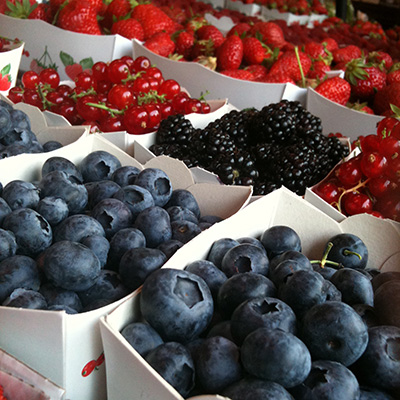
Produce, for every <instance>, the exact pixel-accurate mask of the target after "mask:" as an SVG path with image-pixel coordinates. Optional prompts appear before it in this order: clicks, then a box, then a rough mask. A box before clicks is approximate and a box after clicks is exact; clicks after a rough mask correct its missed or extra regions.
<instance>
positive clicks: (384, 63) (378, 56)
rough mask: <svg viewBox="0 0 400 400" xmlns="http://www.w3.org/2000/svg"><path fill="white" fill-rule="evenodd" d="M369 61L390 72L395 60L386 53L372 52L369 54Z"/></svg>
mask: <svg viewBox="0 0 400 400" xmlns="http://www.w3.org/2000/svg"><path fill="white" fill-rule="evenodd" d="M367 61H368V62H371V63H373V64H374V65H375V66H377V67H382V68H384V69H385V70H386V71H388V70H389V69H390V68H391V67H392V65H393V58H392V56H391V55H390V54H388V53H386V52H384V51H371V52H370V53H368V57H367Z"/></svg>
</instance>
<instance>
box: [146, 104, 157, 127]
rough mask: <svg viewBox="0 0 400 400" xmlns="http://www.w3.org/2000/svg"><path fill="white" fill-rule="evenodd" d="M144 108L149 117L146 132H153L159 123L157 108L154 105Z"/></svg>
mask: <svg viewBox="0 0 400 400" xmlns="http://www.w3.org/2000/svg"><path fill="white" fill-rule="evenodd" d="M144 108H145V110H146V111H147V114H148V116H149V122H148V124H147V131H148V132H151V131H154V130H156V129H157V128H158V126H159V125H160V122H161V113H160V110H159V109H158V106H156V105H155V104H145V105H144Z"/></svg>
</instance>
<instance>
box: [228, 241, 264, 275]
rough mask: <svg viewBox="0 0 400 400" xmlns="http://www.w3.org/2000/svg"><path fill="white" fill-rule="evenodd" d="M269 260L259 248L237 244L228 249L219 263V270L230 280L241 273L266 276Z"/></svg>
mask: <svg viewBox="0 0 400 400" xmlns="http://www.w3.org/2000/svg"><path fill="white" fill-rule="evenodd" d="M268 268H269V260H268V257H267V256H266V255H265V252H263V251H262V250H261V249H260V248H258V247H257V246H253V245H252V244H247V243H243V244H239V245H237V246H235V247H232V248H231V249H229V250H228V251H227V252H226V254H225V255H224V258H223V259H222V262H221V270H222V271H223V272H224V273H225V275H226V276H227V277H228V278H230V277H231V276H233V275H235V274H239V273H243V272H253V273H256V274H261V275H265V276H266V275H267V274H268Z"/></svg>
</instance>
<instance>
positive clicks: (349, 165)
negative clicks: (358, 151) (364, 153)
mask: <svg viewBox="0 0 400 400" xmlns="http://www.w3.org/2000/svg"><path fill="white" fill-rule="evenodd" d="M335 175H336V178H337V179H339V181H340V183H341V184H342V185H343V186H344V187H345V188H351V187H353V186H355V185H357V184H358V183H359V182H360V180H361V179H362V177H363V174H362V171H361V167H360V160H359V159H358V158H351V159H350V160H348V161H345V162H343V163H342V164H340V165H339V166H338V167H337V168H336V170H335Z"/></svg>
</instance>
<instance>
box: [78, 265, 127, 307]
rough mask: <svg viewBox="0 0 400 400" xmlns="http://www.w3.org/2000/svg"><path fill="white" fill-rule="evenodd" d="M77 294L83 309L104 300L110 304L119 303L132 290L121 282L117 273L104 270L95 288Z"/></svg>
mask: <svg viewBox="0 0 400 400" xmlns="http://www.w3.org/2000/svg"><path fill="white" fill-rule="evenodd" d="M77 293H78V296H79V299H80V300H81V302H82V305H83V307H86V306H88V305H89V304H92V303H93V302H94V301H97V300H102V299H106V300H109V301H110V302H114V301H117V300H119V299H122V298H123V297H125V296H126V295H128V294H129V293H130V290H129V289H128V288H127V287H126V286H125V285H124V284H123V283H122V282H121V279H120V277H119V276H118V274H117V273H116V272H115V271H109V270H106V269H103V270H101V271H100V275H99V277H98V278H97V279H96V282H95V283H94V285H93V286H91V287H89V288H88V289H86V290H82V291H78V292H77Z"/></svg>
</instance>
